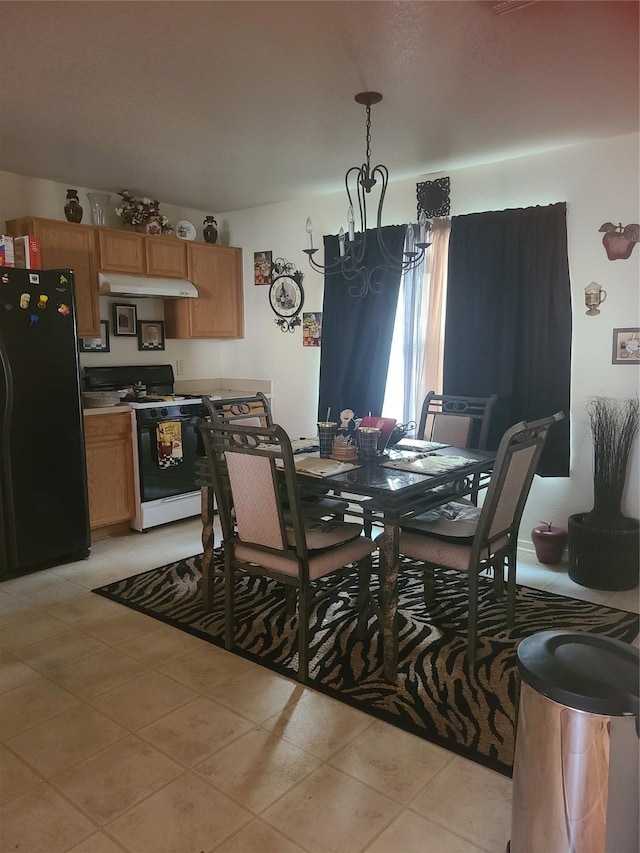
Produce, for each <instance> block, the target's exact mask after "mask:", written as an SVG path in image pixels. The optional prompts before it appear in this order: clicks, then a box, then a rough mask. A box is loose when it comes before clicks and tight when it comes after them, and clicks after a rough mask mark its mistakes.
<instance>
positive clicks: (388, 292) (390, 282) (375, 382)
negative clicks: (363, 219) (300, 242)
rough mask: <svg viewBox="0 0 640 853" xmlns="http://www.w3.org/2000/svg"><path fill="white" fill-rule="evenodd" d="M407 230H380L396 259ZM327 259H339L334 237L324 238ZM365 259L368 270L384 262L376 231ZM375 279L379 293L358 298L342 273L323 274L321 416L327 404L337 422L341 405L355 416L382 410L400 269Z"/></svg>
mask: <svg viewBox="0 0 640 853" xmlns="http://www.w3.org/2000/svg"><path fill="white" fill-rule="evenodd" d="M405 230H406V229H405V226H404V225H388V226H386V227H385V228H383V229H382V231H383V234H384V239H385V245H386V246H387V247H388V249H389V250H390V252H391V253H392V255H393V257H397V258H398V262H400V259H401V258H402V250H403V248H404V235H405ZM369 235H370V236H369ZM324 257H325V263H326V264H329V263H331V261H332V260H334V259H335V258H337V257H338V238H337V237H336V236H334V235H330V236H326V237H325V238H324ZM364 262H365V265H366V266H367V267H368V268H370V269H372V268H373V267H376V266H378V265H379V264H382V263H383V258H382V257H381V255H380V253H379V250H378V245H377V240H376V239H375V231H374V230H373V229H371V230H370V231H367V250H366V255H365V261H364ZM377 278H378V280H379V281H380V282H381V283H382V289H381V291H380V293H373V292H370V293H368V294H367V295H366V296H364V297H358V296H352V295H351V294H350V293H349V288H350V287H351V286H352V285H353V284H354V282H353V281H349V280H348V279H345V278H344V277H343V276H342V274H340V273H331V274H329V275H325V280H324V303H323V307H322V311H323V314H322V352H321V355H320V395H319V402H318V419H319V420H324V419H325V418H326V416H327V409H329V408H330V409H331V418H332V420H339V415H340V411H341V410H342V409H352V410H353V411H354V412H355V414H356V417H363V416H366V415H367V414H368V413H369V412H371V413H372V414H374V415H379V414H381V413H382V403H383V399H384V389H385V384H386V380H387V370H388V368H389V354H390V352H391V338H392V336H393V325H394V321H395V316H396V305H397V302H398V292H399V289H400V272H397V273H390V272H387V271H380V272H379V274H378V276H377Z"/></svg>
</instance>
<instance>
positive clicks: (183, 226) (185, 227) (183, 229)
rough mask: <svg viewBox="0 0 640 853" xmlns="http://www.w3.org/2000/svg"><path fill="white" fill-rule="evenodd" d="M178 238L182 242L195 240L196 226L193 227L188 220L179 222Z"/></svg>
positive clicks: (177, 227)
mask: <svg viewBox="0 0 640 853" xmlns="http://www.w3.org/2000/svg"><path fill="white" fill-rule="evenodd" d="M176 237H179V238H180V239H181V240H195V239H196V227H195V225H193V224H192V223H191V222H188V221H187V220H186V219H181V220H180V222H178V223H177V225H176Z"/></svg>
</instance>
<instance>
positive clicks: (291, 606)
mask: <svg viewBox="0 0 640 853" xmlns="http://www.w3.org/2000/svg"><path fill="white" fill-rule="evenodd" d="M297 598H298V596H297V591H296V588H295V586H289V585H288V584H287V585H286V586H285V588H284V600H285V612H286V614H287V616H293V615H294V614H295V612H296V604H297Z"/></svg>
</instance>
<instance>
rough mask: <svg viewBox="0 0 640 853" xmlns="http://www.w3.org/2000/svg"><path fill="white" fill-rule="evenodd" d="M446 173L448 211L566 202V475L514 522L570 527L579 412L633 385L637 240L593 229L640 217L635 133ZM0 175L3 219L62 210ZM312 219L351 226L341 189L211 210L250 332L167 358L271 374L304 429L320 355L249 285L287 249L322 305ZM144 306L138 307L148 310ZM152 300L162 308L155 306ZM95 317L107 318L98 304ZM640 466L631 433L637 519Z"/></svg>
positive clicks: (582, 431) (392, 193) (178, 346)
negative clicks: (229, 253)
mask: <svg viewBox="0 0 640 853" xmlns="http://www.w3.org/2000/svg"><path fill="white" fill-rule="evenodd" d="M446 174H449V175H450V177H451V202H452V208H451V213H452V215H460V214H464V213H471V212H477V211H483V210H502V209H505V208H509V207H526V206H530V205H536V204H541V205H546V204H551V203H553V202H557V201H566V202H567V227H568V246H569V269H570V274H571V286H572V294H573V318H574V328H573V375H572V404H571V420H572V426H571V436H572V438H571V442H572V458H571V476H570V477H569V478H567V479H565V478H558V479H556V478H548V479H542V478H536V482H535V483H534V487H533V490H532V493H531V496H530V499H529V502H528V504H527V509H526V512H525V517H524V519H523V523H522V527H521V538H522V540H523V542H526V541H528V540H529V539H530V536H529V532H530V530H531V528H532V527H533V526H534V525H536V524H537V523H538V522H539V521H540V520H544V521H553V522H554V523H556V524H560V525H566V521H567V517H568V516H569V515H570V514H572V513H574V512H581V511H585V510H588V509H590V508H591V499H592V480H591V470H592V469H591V465H592V463H591V441H590V437H589V434H588V428H587V419H586V414H585V409H584V405H585V401H586V400H587V398H588V397H590V396H592V395H595V394H607V395H610V396H615V397H625V396H630V395H632V394H634V393H636V392H637V390H638V380H639V376H640V371H639V370H638V368H637V367H633V366H627V365H625V366H614V365H612V364H611V341H612V330H613V329H614V328H616V327H629V326H639V325H640V316H639V301H638V281H639V271H640V269H639V261H640V248H638V247H637V248H635V249H634V251H633V253H632V255H631V258H629V259H628V260H618V261H609V260H608V259H607V256H606V254H605V251H604V248H603V246H602V242H601V238H602V235H601V234H600V233H598V228H599V227H600V225H601V224H602V223H603V222H606V221H611V222H615V223H618V222H622V224H623V225H627V224H628V223H631V222H638V221H639V220H640V214H639V207H640V204H639V198H638V187H639V185H640V175H639V136H638V134H631V135H628V136H622V137H615V138H612V139H607V140H602V141H599V142H595V143H589V144H586V145H581V146H575V147H572V148H565V149H561V150H557V151H552V152H547V153H545V154H539V155H536V156H531V157H521V158H517V159H513V160H508V161H502V162H500V163H495V164H490V165H486V166H478V167H474V168H469V169H460V170H455V171H451V172H447V173H446ZM437 176H438V175H423V176H418V177H417V178H416V179H412V180H408V181H399V182H396V183H394V184H392V185H391V186H390V188H389V191H388V195H387V201H386V204H385V207H386V220H385V224H391V223H401V222H406V221H407V219H408V218H410V217H414V216H415V214H414V213H413V211H415V203H416V202H415V199H416V195H415V193H416V190H415V184H416V181H422V180H425V179H427V178H428V179H432V178H434V177H437ZM0 184H1V187H2V192H1V193H0V220H2V219H7V218H12V217H16V216H21V215H26V214H32V215H38V216H50V217H53V218H58V219H62V218H63V212H62V207H63V205H64V198H65V192H64V187H63V185H61V184H54V183H53V182H50V181H36V180H35V179H30V178H23V177H21V176H15V175H7V173H0ZM5 187H6V189H7V191H5ZM80 199H81V201H82V200H83V195H82V191H81V192H80ZM162 209H163V212H165V213H167V215H168V216H169V217H170V218H172V221H173V222H174V224H175V221H176V220H177V219H180V218H185V219H188V220H190V221H191V222H193V223H194V224H195V225H196V226H197V227H198V229H199V239H201V238H200V233H201V232H200V229H201V223H202V220H203V219H204V215H205V214H206V213H207V212H211V211H187V210H183V209H177V208H172V207H171V206H170V205H164V204H163V205H162ZM307 216H311V218H312V220H313V223H314V234H315V236H316V244H317V245H320V246H321V245H322V240H321V235H322V234H325V233H336V232H337V230H338V228H339V227H340V225H341V224H342V225H346V222H345V219H346V204H345V198H344V194H343V193H337V194H333V195H329V196H322V197H317V198H313V199H305V200H298V201H292V202H287V203H282V204H277V205H269V206H265V207H261V208H253V209H250V210H243V211H236V212H231V213H226V214H225V213H222V214H221V213H218V214H217V219H218V224H219V226H221V231H222V233H223V234H226V235H227V239H226V240H225V242H228V243H230V244H231V245H235V246H241V247H242V248H243V258H244V284H245V338H244V340H239V341H224V342H206V341H193V342H192V341H169V342H168V343H167V351H166V356H167V361H174V360H175V359H176V358H181V359H183V360H184V362H185V374H184V378H189V379H198V378H205V377H210V376H216V375H222V376H227V377H231V378H233V377H236V378H255V379H269V380H272V382H273V404H274V413H275V416H276V419H277V420H278V421H279V422H280V423H282V424H283V425H284V426H285V427H286V428H287V429H288V430H289V431H290V432H291V434H292V435H309V434H312V433H313V430H314V429H315V420H316V409H317V399H318V373H319V364H320V352H319V350H318V349H316V348H313V347H303V346H302V335H301V332H300V329H298V330H297V331H296V332H295V333H293V334H289V333H282V332H281V331H280V330H279V329H278V327H277V326H276V324H275V323H274V314H273V312H272V311H271V308H270V307H269V303H268V288H267V287H265V286H255V285H254V284H253V253H254V252H257V251H263V250H270V251H272V252H273V257H274V258H276V257H278V256H282V257H284V258H286V259H287V260H290V261H292V262H294V263H295V264H296V265H297V266H298V267H299V269H301V270H302V271H303V272H304V273H305V278H304V289H305V304H304V309H303V310H307V311H320V310H322V277H321V276H320V275H319V274H318V273H315V272H313V271H312V270H310V268H309V266H308V263H307V257H306V255H305V254H304V252H303V251H302V250H303V248H304V247H305V246H306V233H305V221H306V218H307ZM85 221H88V217H85ZM113 224H115V222H114V223H113ZM318 254H321V252H319V253H318ZM591 281H597V282H599V283H600V284H601V285H602V287H604V289H605V290H607V292H608V294H609V295H608V299H607V302H606V303H605V304H604V305H603V306H602V311H601V314H600V315H599V316H598V317H587V316H586V315H585V308H584V288H585V286H586V285H587V284H589V282H591ZM149 301H151V302H155V300H149ZM140 302H144V300H140ZM150 308H151V306H149V307H148V308H147V307H146V305H145V311H146V312H147V313H148V312H149V310H150ZM158 308H159V310H160V311H161V310H162V309H161V303H158ZM102 311H103V312H104V311H105V308H104V306H102ZM102 316H103V317H105V318H107V314H105V313H103V315H102ZM158 316H161V315H155V314H154V315H153V316H151V317H150V318H151V319H158ZM143 319H144V318H143ZM118 344H120V341H118ZM127 344H128V345H130V347H132V350H131V352H129V350H126V352H125V351H121V352H119V353H118V360H117V361H114V362H112V363H129V362H135V361H136V360H137V358H136V356H137V355H140V356H142V355H145V356H146V357H147V358H149V360H154V361H155V360H157V354H156V355H155V356H153V354H137V352H135V351H134V349H135V344H134V342H132V341H127ZM107 358H108V356H106V355H105V356H98V355H93V356H91V359H92V361H93V362H94V363H101V364H105V363H109V362H107V361H106V359H107ZM102 359H105V361H103V360H102ZM140 360H141V361H142V358H141V359H140ZM87 363H88V362H87ZM345 402H346V401H345ZM541 414H546V413H541ZM637 471H638V443H637V442H636V446H635V450H634V454H633V459H632V461H631V465H630V477H629V482H628V488H627V494H626V496H625V502H624V509H625V511H626V512H627V514H629V515H632V516H634V517H638V516H639V515H640V507H639V497H638V475H637Z"/></svg>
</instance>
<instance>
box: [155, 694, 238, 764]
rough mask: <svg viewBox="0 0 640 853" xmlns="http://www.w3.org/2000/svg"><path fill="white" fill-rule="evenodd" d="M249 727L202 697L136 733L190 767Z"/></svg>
mask: <svg viewBox="0 0 640 853" xmlns="http://www.w3.org/2000/svg"><path fill="white" fill-rule="evenodd" d="M251 728H252V723H250V722H249V721H248V720H245V719H244V718H243V717H240V716H239V715H238V714H234V713H233V711H229V710H228V709H227V708H223V707H222V706H221V705H217V704H216V703H215V702H212V701H211V700H210V699H205V698H204V697H203V696H201V697H199V698H198V699H194V700H193V701H192V702H189V703H188V704H187V705H183V706H182V707H181V708H178V709H177V710H175V711H172V712H171V713H170V714H167V715H166V716H164V717H162V718H161V719H159V720H156V722H155V723H151V725H149V726H145V727H144V728H142V729H140V730H139V732H138V734H139V735H140V737H143V738H145V740H147V741H149V743H152V744H154V746H157V748H158V749H161V750H163V752H166V753H167V754H168V755H170V756H171V757H172V758H175V759H176V761H180V762H182V763H183V764H185V765H188V766H193V765H194V764H197V763H199V762H200V761H202V760H203V759H205V758H207V756H209V755H211V754H212V753H214V752H217V751H218V750H219V749H222V747H224V746H226V745H227V744H229V743H231V742H232V741H234V740H236V739H237V738H239V737H240V736H241V735H243V734H245V733H246V732H248V731H249V730H250V729H251Z"/></svg>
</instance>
